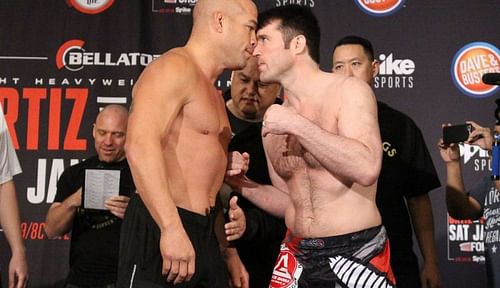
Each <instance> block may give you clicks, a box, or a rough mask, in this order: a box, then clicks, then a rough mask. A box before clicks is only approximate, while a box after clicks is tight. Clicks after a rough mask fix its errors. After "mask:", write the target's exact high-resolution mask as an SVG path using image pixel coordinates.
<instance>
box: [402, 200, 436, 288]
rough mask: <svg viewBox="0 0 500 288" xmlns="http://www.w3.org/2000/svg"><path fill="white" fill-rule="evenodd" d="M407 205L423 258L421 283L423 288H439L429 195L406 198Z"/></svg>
mask: <svg viewBox="0 0 500 288" xmlns="http://www.w3.org/2000/svg"><path fill="white" fill-rule="evenodd" d="M407 203H408V208H409V210H410V216H411V220H412V224H413V231H415V235H416V237H417V240H418V246H419V247H420V252H421V253H422V256H423V258H424V267H423V268H422V273H421V278H422V283H423V284H424V286H425V287H431V288H435V287H441V279H440V276H439V269H438V265H437V256H436V247H435V245H434V220H433V219H434V218H433V215H432V206H431V201H430V199H429V195H428V194H427V193H424V194H421V195H416V196H413V197H410V198H407Z"/></svg>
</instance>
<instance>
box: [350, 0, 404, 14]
mask: <svg viewBox="0 0 500 288" xmlns="http://www.w3.org/2000/svg"><path fill="white" fill-rule="evenodd" d="M405 1H406V0H354V2H355V3H356V5H358V7H359V8H360V9H361V10H362V11H363V12H365V13H366V14H369V15H372V16H376V17H382V16H387V15H391V14H393V13H396V12H397V11H398V10H399V9H400V8H401V7H403V4H404V3H405Z"/></svg>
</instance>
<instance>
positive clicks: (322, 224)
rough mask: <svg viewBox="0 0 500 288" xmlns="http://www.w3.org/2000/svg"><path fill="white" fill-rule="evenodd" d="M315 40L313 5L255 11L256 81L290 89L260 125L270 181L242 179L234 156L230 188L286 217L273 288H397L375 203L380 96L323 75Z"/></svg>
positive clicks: (239, 158)
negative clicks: (267, 182)
mask: <svg viewBox="0 0 500 288" xmlns="http://www.w3.org/2000/svg"><path fill="white" fill-rule="evenodd" d="M319 39H320V31H319V27H318V24H317V20H316V18H315V16H314V15H313V14H312V12H311V11H310V9H308V8H305V7H303V6H298V5H289V6H281V7H277V8H273V9H271V10H268V11H266V12H263V13H262V14H260V15H259V27H258V29H257V47H256V48H255V50H254V55H256V56H257V59H258V67H259V71H260V80H261V81H264V82H280V83H281V84H282V86H283V87H284V89H285V93H284V95H285V101H284V103H283V105H272V106H271V107H269V109H268V110H267V111H266V114H265V115H264V123H263V125H264V127H263V129H262V136H263V143H264V149H265V151H266V156H267V158H268V163H269V173H270V176H271V180H272V185H260V184H258V183H255V182H253V181H251V180H250V179H248V178H246V177H245V176H244V175H243V173H240V174H238V172H239V171H242V172H244V171H245V165H247V164H248V163H247V158H248V157H247V156H243V155H241V154H238V153H233V154H232V155H231V161H230V163H229V164H230V165H229V167H228V172H227V176H226V182H227V183H228V184H230V185H231V186H232V187H233V188H234V189H236V190H239V191H240V192H241V193H242V195H243V196H244V197H246V198H247V199H249V200H250V201H252V202H254V203H255V204H256V205H258V206H259V207H261V208H262V209H264V210H266V211H268V212H270V213H273V214H274V215H276V216H279V217H284V218H285V222H286V225H287V227H288V233H287V236H286V237H285V239H284V240H283V243H282V246H281V254H280V256H279V257H278V259H277V261H276V265H275V268H274V272H273V276H272V280H271V285H270V287H301V288H303V287H379V285H380V287H382V286H383V287H393V286H394V278H393V276H392V272H391V269H390V264H389V249H388V248H389V247H388V242H387V236H386V233H385V230H384V228H383V226H381V217H380V214H379V212H378V210H377V206H376V204H375V192H376V186H377V177H378V175H379V172H380V167H381V160H382V147H381V140H380V133H379V128H378V124H377V108H376V99H375V97H374V95H373V92H372V91H371V89H370V87H369V86H368V85H367V84H366V83H364V82H362V81H360V80H358V79H355V78H353V77H345V76H342V75H336V74H331V73H326V72H322V71H320V69H319V64H318V63H319ZM288 285H290V286H288Z"/></svg>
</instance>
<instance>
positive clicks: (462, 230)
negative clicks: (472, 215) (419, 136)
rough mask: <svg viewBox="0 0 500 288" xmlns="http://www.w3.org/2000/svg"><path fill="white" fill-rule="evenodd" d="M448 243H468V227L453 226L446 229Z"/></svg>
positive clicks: (465, 225)
mask: <svg viewBox="0 0 500 288" xmlns="http://www.w3.org/2000/svg"><path fill="white" fill-rule="evenodd" d="M448 233H449V239H450V241H468V240H469V225H468V224H462V225H455V224H452V225H450V226H449V227H448Z"/></svg>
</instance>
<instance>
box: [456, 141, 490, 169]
mask: <svg viewBox="0 0 500 288" xmlns="http://www.w3.org/2000/svg"><path fill="white" fill-rule="evenodd" d="M459 148H460V156H462V157H463V158H464V164H467V163H468V162H469V160H470V159H471V158H472V157H474V156H477V157H480V158H486V159H488V158H489V155H488V151H487V150H483V149H481V148H480V147H479V146H476V145H469V144H460V145H459Z"/></svg>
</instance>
